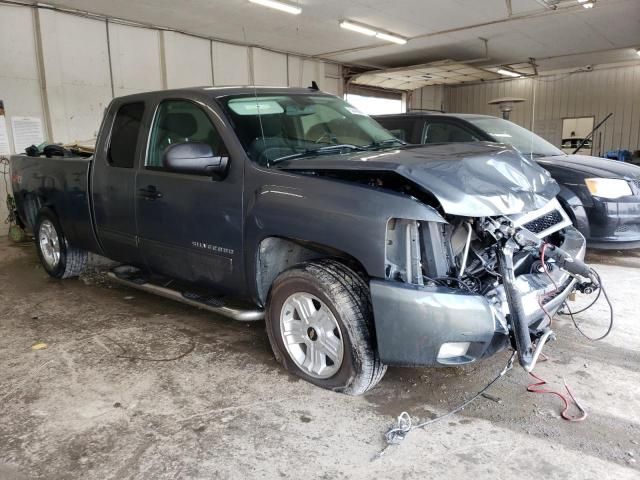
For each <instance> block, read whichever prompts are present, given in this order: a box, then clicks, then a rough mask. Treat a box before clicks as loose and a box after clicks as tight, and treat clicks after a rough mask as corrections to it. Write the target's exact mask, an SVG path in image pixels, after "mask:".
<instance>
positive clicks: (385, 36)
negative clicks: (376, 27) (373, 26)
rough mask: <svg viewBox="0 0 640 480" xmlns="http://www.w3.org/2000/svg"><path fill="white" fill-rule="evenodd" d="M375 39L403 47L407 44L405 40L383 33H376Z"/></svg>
mask: <svg viewBox="0 0 640 480" xmlns="http://www.w3.org/2000/svg"><path fill="white" fill-rule="evenodd" d="M376 38H379V39H380V40H386V41H387V42H392V43H397V44H398V45H404V44H405V43H407V40H406V39H404V38H402V37H398V36H396V35H391V34H389V33H384V32H377V33H376Z"/></svg>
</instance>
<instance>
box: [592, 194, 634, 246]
mask: <svg viewBox="0 0 640 480" xmlns="http://www.w3.org/2000/svg"><path fill="white" fill-rule="evenodd" d="M585 210H586V214H587V217H588V218H589V227H590V228H589V238H588V245H589V247H590V248H598V249H629V248H640V196H638V195H634V196H629V197H622V198H619V199H616V200H607V199H602V198H597V197H593V205H592V206H590V207H587V208H586V209H585Z"/></svg>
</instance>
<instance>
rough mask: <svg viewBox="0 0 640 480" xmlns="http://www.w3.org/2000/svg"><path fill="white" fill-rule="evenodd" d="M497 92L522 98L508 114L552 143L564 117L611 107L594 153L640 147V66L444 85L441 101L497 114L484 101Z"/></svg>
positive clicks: (452, 107)
mask: <svg viewBox="0 0 640 480" xmlns="http://www.w3.org/2000/svg"><path fill="white" fill-rule="evenodd" d="M427 88H434V87H427ZM423 90H426V89H423ZM416 93H418V92H414V97H415V96H416V95H415V94H416ZM426 95H428V94H427V93H423V96H426ZM498 97H521V98H525V99H526V101H525V102H524V103H522V104H518V105H516V106H515V108H514V110H513V112H511V118H510V119H511V120H512V121H514V122H515V123H518V124H519V125H522V126H523V127H525V128H528V129H531V130H533V131H535V132H536V133H538V134H539V135H541V136H542V137H544V138H546V139H547V140H549V141H550V142H552V143H553V144H554V145H560V141H561V135H562V119H563V118H569V117H589V116H593V117H595V124H597V123H598V122H599V121H600V120H602V119H603V118H604V117H605V116H607V115H608V114H609V113H611V112H613V116H612V117H611V118H610V119H609V120H608V121H607V122H606V123H605V124H604V126H603V127H602V128H601V129H600V130H599V131H598V133H596V135H595V138H594V149H593V152H594V154H598V152H606V151H607V150H613V149H618V148H625V149H628V150H631V151H633V150H638V149H640V65H629V66H620V67H615V68H601V69H594V70H593V71H590V72H579V73H571V74H568V73H565V74H558V75H554V76H548V77H546V76H543V77H539V78H535V79H533V78H526V79H514V80H503V81H497V82H488V83H483V84H475V85H460V86H451V87H445V101H444V104H445V109H446V110H447V111H448V112H457V113H481V114H488V115H496V116H499V115H500V112H499V110H498V107H496V106H494V105H488V102H489V100H491V99H494V98H498ZM534 99H535V102H534ZM534 106H535V108H534Z"/></svg>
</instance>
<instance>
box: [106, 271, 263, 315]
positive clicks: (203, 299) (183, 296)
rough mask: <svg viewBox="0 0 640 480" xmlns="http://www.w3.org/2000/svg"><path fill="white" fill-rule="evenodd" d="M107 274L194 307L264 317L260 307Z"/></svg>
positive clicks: (140, 288) (220, 312) (136, 278)
mask: <svg viewBox="0 0 640 480" xmlns="http://www.w3.org/2000/svg"><path fill="white" fill-rule="evenodd" d="M107 275H108V276H109V278H111V279H112V280H115V281H116V282H118V283H120V284H122V285H126V286H128V287H132V288H136V289H138V290H142V291H145V292H149V293H153V294H155V295H159V296H161V297H165V298H168V299H170V300H176V301H178V302H182V303H186V304H187V305H191V306H192V307H198V308H203V309H205V310H208V311H210V312H213V313H217V314H219V315H224V316H225V317H229V318H232V319H234V320H239V321H241V322H253V321H256V320H262V319H263V318H264V311H263V310H258V309H244V308H240V307H236V306H229V305H227V304H225V303H224V301H222V300H220V299H217V298H213V297H211V296H209V297H207V296H206V295H199V294H197V293H193V292H180V291H178V290H173V289H171V288H167V287H163V286H161V285H156V284H154V283H151V282H149V281H144V280H141V279H140V278H139V277H133V278H131V277H130V278H126V277H123V276H118V275H117V274H116V273H114V272H108V273H107Z"/></svg>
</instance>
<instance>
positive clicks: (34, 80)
mask: <svg viewBox="0 0 640 480" xmlns="http://www.w3.org/2000/svg"><path fill="white" fill-rule="evenodd" d="M0 18H2V28H0V46H1V47H0V100H2V101H3V102H4V107H5V120H6V123H7V129H8V134H9V146H10V148H11V151H12V152H13V153H15V149H14V147H13V139H12V132H11V117H13V116H17V117H20V116H25V117H38V118H41V119H43V117H44V114H43V111H42V98H41V95H40V81H39V77H38V64H37V61H36V45H35V35H34V25H33V14H32V12H31V10H30V9H28V8H21V7H11V6H6V5H0ZM43 123H44V121H43ZM2 168H3V167H0V171H2ZM0 175H2V173H0ZM7 176H8V174H7ZM5 198H7V192H6V191H5V184H4V181H1V180H0V234H2V235H4V234H6V232H7V231H8V227H9V226H8V225H7V224H6V223H4V220H5V218H7V215H8V211H7V209H6V205H5V201H4V199H5Z"/></svg>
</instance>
